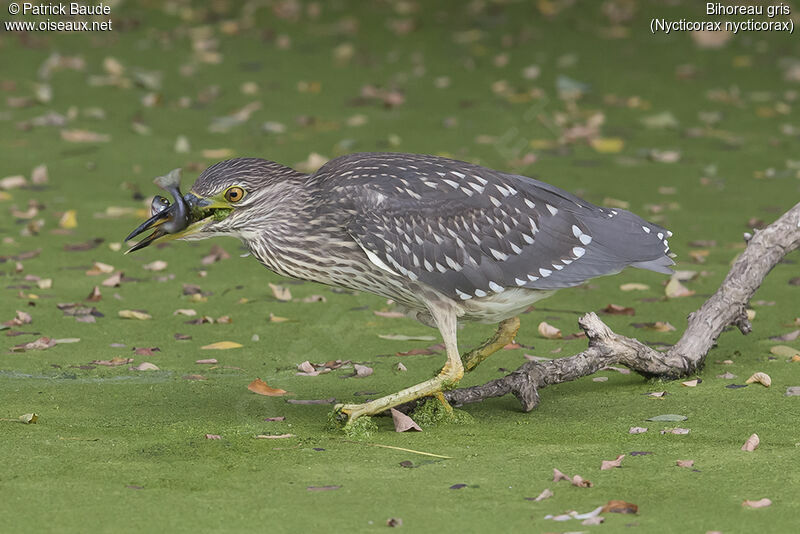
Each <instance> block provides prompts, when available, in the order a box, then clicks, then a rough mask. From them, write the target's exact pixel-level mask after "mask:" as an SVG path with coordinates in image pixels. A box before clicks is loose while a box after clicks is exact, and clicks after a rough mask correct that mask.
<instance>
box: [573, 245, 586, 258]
mask: <svg viewBox="0 0 800 534" xmlns="http://www.w3.org/2000/svg"><path fill="white" fill-rule="evenodd" d="M584 254H586V249H585V248H583V247H573V248H572V255H573V256H575V257H576V258H580V257H582V256H583V255H584Z"/></svg>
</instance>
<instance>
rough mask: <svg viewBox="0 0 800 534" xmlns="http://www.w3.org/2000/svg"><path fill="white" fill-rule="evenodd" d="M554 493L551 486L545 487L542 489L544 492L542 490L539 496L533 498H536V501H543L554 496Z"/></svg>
mask: <svg viewBox="0 0 800 534" xmlns="http://www.w3.org/2000/svg"><path fill="white" fill-rule="evenodd" d="M553 495H555V494H554V493H553V492H552V491H551V490H550V488H545V489H543V490H542V492H541V493H540V494H539V495H538V496H537V497H536V498H535V499H533V500H534V501H535V502H541V501H543V500H545V499H549V498H550V497H552V496H553Z"/></svg>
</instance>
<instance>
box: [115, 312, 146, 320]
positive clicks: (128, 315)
mask: <svg viewBox="0 0 800 534" xmlns="http://www.w3.org/2000/svg"><path fill="white" fill-rule="evenodd" d="M117 315H119V316H120V317H122V318H123V319H138V320H139V321H146V320H148V319H152V318H153V316H152V315H150V314H149V313H147V312H143V311H138V310H120V311H118V312H117Z"/></svg>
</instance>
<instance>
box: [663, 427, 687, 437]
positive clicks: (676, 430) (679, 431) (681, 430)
mask: <svg viewBox="0 0 800 534" xmlns="http://www.w3.org/2000/svg"><path fill="white" fill-rule="evenodd" d="M689 431H690V429H688V428H665V429H664V430H662V431H661V434H678V435H684V434H688V433H689Z"/></svg>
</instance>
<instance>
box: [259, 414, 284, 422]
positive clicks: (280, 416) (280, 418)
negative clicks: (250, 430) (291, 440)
mask: <svg viewBox="0 0 800 534" xmlns="http://www.w3.org/2000/svg"><path fill="white" fill-rule="evenodd" d="M263 420H264V421H269V422H275V421H286V417H285V416H283V415H279V416H278V417H265V418H264V419H263Z"/></svg>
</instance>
